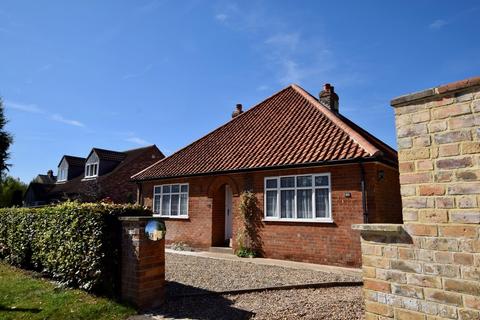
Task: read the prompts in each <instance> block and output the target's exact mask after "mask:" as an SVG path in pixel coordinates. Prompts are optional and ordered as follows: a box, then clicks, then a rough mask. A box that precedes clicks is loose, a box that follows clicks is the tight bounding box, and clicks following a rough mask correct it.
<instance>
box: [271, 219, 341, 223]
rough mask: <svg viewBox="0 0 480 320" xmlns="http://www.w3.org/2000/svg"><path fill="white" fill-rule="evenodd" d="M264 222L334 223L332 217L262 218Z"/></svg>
mask: <svg viewBox="0 0 480 320" xmlns="http://www.w3.org/2000/svg"><path fill="white" fill-rule="evenodd" d="M262 221H265V222H297V223H334V221H333V220H332V219H272V218H264V219H262Z"/></svg>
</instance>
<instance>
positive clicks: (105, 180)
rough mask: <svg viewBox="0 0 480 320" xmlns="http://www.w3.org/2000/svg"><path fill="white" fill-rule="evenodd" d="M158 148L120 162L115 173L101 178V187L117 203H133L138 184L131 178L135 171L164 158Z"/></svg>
mask: <svg viewBox="0 0 480 320" xmlns="http://www.w3.org/2000/svg"><path fill="white" fill-rule="evenodd" d="M163 157H164V156H163V154H162V153H161V152H160V151H159V150H158V148H156V147H154V148H149V149H147V150H145V151H144V152H142V153H141V154H140V155H139V156H138V157H137V158H135V159H134V160H133V161H131V162H129V163H127V164H126V165H122V164H120V165H119V167H118V168H117V169H116V170H115V172H114V174H106V175H105V176H103V177H102V179H101V182H100V183H101V189H102V192H103V193H104V194H105V195H108V197H110V198H111V199H112V200H113V201H114V202H116V203H128V202H130V203H133V202H135V200H136V195H137V186H136V185H135V183H133V182H132V181H131V179H130V177H131V176H133V175H134V174H135V173H137V172H139V171H141V170H143V169H145V168H146V167H148V166H150V165H152V164H153V163H155V162H157V161H158V160H159V159H161V158H163Z"/></svg>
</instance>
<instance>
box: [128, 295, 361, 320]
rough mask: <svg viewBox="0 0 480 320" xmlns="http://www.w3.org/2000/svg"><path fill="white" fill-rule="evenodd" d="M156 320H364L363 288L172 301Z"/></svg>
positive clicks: (148, 319)
mask: <svg viewBox="0 0 480 320" xmlns="http://www.w3.org/2000/svg"><path fill="white" fill-rule="evenodd" d="M140 319H141V320H157V319H202V320H203V319H204V320H207V319H225V320H233V319H235V320H240V319H328V320H361V319H363V300H362V288H360V287H349V288H328V289H301V290H288V291H267V292H258V293H249V294H242V295H225V296H221V295H219V296H217V295H212V296H202V297H190V298H183V299H175V300H169V301H168V302H167V303H166V305H165V306H164V307H163V308H162V309H161V310H159V311H158V315H150V316H143V317H135V318H134V319H132V320H140Z"/></svg>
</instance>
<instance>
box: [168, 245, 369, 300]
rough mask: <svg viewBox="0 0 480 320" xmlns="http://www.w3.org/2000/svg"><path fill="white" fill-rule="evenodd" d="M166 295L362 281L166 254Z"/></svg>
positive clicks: (339, 274) (297, 270)
mask: <svg viewBox="0 0 480 320" xmlns="http://www.w3.org/2000/svg"><path fill="white" fill-rule="evenodd" d="M165 261H166V266H165V278H166V280H167V294H168V295H169V296H179V295H182V294H192V293H201V292H205V291H217V292H218V291H226V290H235V289H247V288H263V287H272V286H284V285H292V284H306V283H319V282H332V281H361V276H360V275H359V276H353V275H346V274H341V273H331V272H320V271H312V270H299V269H292V268H285V267H279V266H266V265H259V264H253V263H250V262H248V260H247V259H246V260H245V262H243V261H229V260H219V259H211V258H203V257H195V256H188V255H182V254H176V253H166V256H165Z"/></svg>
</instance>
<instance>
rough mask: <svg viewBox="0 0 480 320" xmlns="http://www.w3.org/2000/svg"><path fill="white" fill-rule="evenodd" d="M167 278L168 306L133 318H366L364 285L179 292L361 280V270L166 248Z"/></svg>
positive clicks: (134, 319)
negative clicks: (322, 268) (209, 255)
mask: <svg viewBox="0 0 480 320" xmlns="http://www.w3.org/2000/svg"><path fill="white" fill-rule="evenodd" d="M166 280H167V296H168V297H169V298H167V300H166V302H165V304H164V306H163V307H162V308H161V309H159V310H158V311H157V313H156V314H151V315H143V316H135V317H132V318H131V319H130V320H157V319H169V320H170V319H201V320H209V319H216V320H217V319H218V320H220V319H225V320H237V319H238V320H240V319H325V320H327V319H328V320H361V319H363V298H362V288H361V287H334V288H319V289H292V290H281V291H261V292H253V293H244V294H208V295H199V296H190V297H180V296H179V295H181V294H190V293H206V292H210V293H211V292H212V291H224V290H233V289H245V288H255V287H267V286H277V285H278V286H283V285H290V284H305V283H317V282H326V281H358V280H361V279H360V276H354V275H346V274H338V273H330V272H319V271H311V270H298V269H292V268H285V267H278V266H266V265H259V264H253V263H250V262H248V260H245V262H243V261H229V260H218V259H211V258H203V257H195V256H188V255H182V254H176V253H166ZM174 296H176V297H174Z"/></svg>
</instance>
